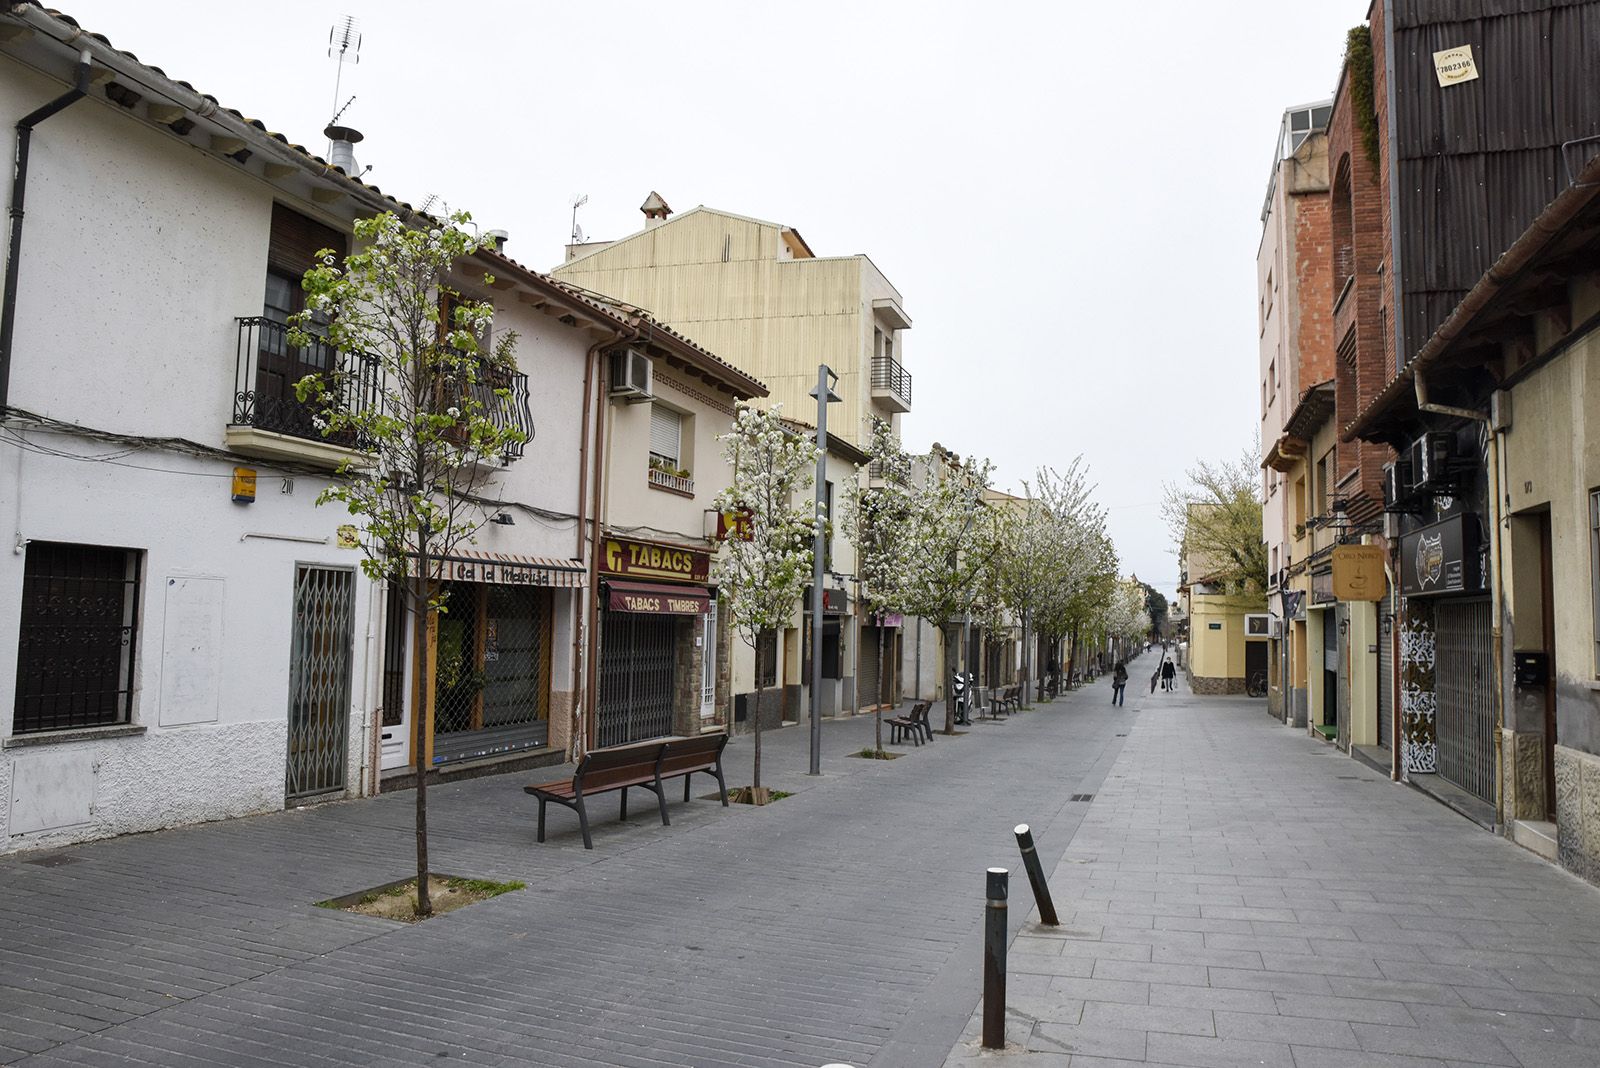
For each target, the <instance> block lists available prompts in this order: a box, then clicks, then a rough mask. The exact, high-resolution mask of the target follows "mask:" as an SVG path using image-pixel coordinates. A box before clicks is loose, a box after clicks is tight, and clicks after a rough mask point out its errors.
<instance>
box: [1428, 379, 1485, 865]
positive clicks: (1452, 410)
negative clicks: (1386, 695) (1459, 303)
mask: <svg viewBox="0 0 1600 1068" xmlns="http://www.w3.org/2000/svg"><path fill="white" fill-rule="evenodd" d="M1412 385H1413V386H1414V387H1415V389H1416V393H1417V410H1418V411H1422V412H1431V413H1433V414H1435V415H1450V416H1455V417H1456V418H1458V419H1470V420H1472V421H1473V422H1476V423H1483V424H1484V427H1485V429H1486V430H1487V429H1489V428H1488V423H1489V415H1488V413H1487V412H1480V411H1478V410H1477V409H1475V408H1456V407H1452V406H1451V405H1448V404H1431V403H1429V401H1428V383H1427V379H1425V378H1424V377H1423V373H1422V368H1420V367H1418V368H1417V369H1416V370H1415V371H1413V372H1412ZM1489 433H1490V436H1491V439H1492V440H1491V441H1490V448H1489V450H1488V454H1489V470H1488V472H1487V474H1488V483H1489V575H1488V576H1486V577H1487V579H1488V584H1489V613H1490V618H1491V619H1492V621H1493V622H1492V635H1493V642H1494V720H1495V722H1494V728H1495V729H1494V772H1495V774H1494V814H1495V823H1496V824H1497V826H1498V829H1499V831H1500V832H1501V833H1502V834H1504V833H1506V827H1507V822H1506V818H1505V817H1506V813H1505V806H1506V798H1505V767H1504V764H1505V760H1504V749H1505V745H1504V740H1503V739H1502V738H1501V735H1502V734H1504V733H1505V725H1506V715H1505V713H1506V700H1505V665H1504V663H1503V661H1504V659H1505V654H1506V650H1505V629H1504V628H1503V627H1501V625H1500V617H1501V613H1502V612H1503V611H1504V610H1505V590H1504V589H1503V586H1502V583H1501V581H1500V578H1501V576H1500V522H1501V489H1502V487H1501V485H1500V483H1501V478H1502V471H1501V469H1500V449H1499V443H1500V442H1499V439H1500V434H1499V433H1498V432H1496V431H1493V430H1490V431H1489Z"/></svg>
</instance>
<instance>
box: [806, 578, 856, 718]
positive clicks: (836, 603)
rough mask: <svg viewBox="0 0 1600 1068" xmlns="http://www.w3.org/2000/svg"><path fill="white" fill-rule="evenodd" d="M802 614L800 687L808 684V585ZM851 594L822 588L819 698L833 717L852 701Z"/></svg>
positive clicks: (809, 682) (853, 695) (809, 671)
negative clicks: (850, 667)
mask: <svg viewBox="0 0 1600 1068" xmlns="http://www.w3.org/2000/svg"><path fill="white" fill-rule="evenodd" d="M800 603H801V610H802V613H803V617H804V622H803V623H802V631H801V633H802V636H803V637H802V641H803V642H804V643H805V644H804V648H805V650H806V651H807V654H808V655H807V657H806V659H805V663H804V666H803V671H802V673H801V676H800V682H801V685H803V686H810V685H811V659H810V656H809V653H810V650H811V649H812V642H811V587H810V586H807V587H806V588H805V593H804V594H803V597H802V600H801V602H800ZM850 611H851V609H850V595H849V594H848V593H846V592H845V591H844V590H840V589H834V588H831V587H828V586H824V587H823V588H822V640H821V641H820V642H818V643H817V644H816V648H817V649H818V651H819V652H820V653H821V656H822V691H821V693H822V701H821V708H822V714H823V715H824V716H836V715H838V714H839V712H840V710H841V709H844V708H850V707H853V705H854V701H855V676H854V674H853V673H852V672H850V671H849V670H848V665H849V640H848V638H847V637H846V635H847V633H848V628H847V627H846V626H845V622H846V620H847V619H848V618H849V617H850Z"/></svg>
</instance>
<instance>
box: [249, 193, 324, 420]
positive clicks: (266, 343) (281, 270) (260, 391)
mask: <svg viewBox="0 0 1600 1068" xmlns="http://www.w3.org/2000/svg"><path fill="white" fill-rule="evenodd" d="M325 248H331V249H333V250H334V251H335V252H336V253H337V254H339V255H340V256H343V255H344V250H345V238H344V235H343V234H341V233H339V231H337V230H334V229H332V228H330V227H327V226H323V225H322V224H321V223H319V222H317V221H315V220H314V219H309V218H307V217H306V216H304V215H301V214H300V213H298V212H295V211H291V210H290V209H288V208H286V207H284V206H283V205H281V204H274V205H273V208H272V236H271V241H270V242H269V245H268V251H267V280H266V293H265V296H264V298H263V300H262V307H261V318H260V320H259V325H258V333H257V342H256V374H255V381H254V382H253V383H252V388H253V389H254V390H255V404H254V406H253V412H254V418H253V419H252V420H251V422H252V423H253V425H255V426H256V427H257V428H258V429H261V430H270V431H273V432H275V433H280V434H290V435H293V436H294V437H301V438H317V437H319V436H320V435H319V434H318V433H317V429H316V427H315V426H314V425H313V424H312V421H311V412H310V410H309V409H308V408H306V406H305V405H303V404H301V403H300V401H299V400H298V399H297V398H296V397H295V393H294V385H295V383H296V382H298V381H300V380H301V379H302V378H304V377H306V376H307V375H313V374H321V373H325V372H328V371H331V370H334V366H333V350H332V349H330V348H329V347H328V346H326V345H322V344H313V345H308V346H306V347H305V348H296V347H294V346H292V345H290V344H289V336H288V335H289V320H290V318H291V317H292V316H294V315H298V314H299V313H300V312H302V311H304V310H305V292H304V290H303V289H302V288H301V286H300V280H301V278H303V277H304V275H305V272H306V271H307V270H309V269H310V268H311V267H312V265H313V264H314V263H315V262H316V257H317V253H318V252H319V251H321V250H322V249H325ZM314 332H315V331H314V330H313V333H314Z"/></svg>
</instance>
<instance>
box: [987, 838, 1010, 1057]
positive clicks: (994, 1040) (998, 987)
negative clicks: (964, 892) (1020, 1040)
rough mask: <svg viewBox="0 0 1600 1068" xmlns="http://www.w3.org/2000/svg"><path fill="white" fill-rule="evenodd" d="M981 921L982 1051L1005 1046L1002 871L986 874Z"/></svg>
mask: <svg viewBox="0 0 1600 1068" xmlns="http://www.w3.org/2000/svg"><path fill="white" fill-rule="evenodd" d="M988 876H989V877H988V898H989V900H988V903H987V904H986V905H985V907H984V917H983V1048H984V1049H1005V1046H1006V883H1007V882H1008V881H1009V879H1010V873H1009V872H1008V871H1006V869H1004V868H990V869H989V872H988Z"/></svg>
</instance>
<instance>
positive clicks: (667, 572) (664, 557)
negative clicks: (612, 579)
mask: <svg viewBox="0 0 1600 1068" xmlns="http://www.w3.org/2000/svg"><path fill="white" fill-rule="evenodd" d="M600 570H601V571H602V572H604V573H605V574H607V575H623V576H627V577H628V578H639V579H667V580H668V581H674V582H704V581H706V579H707V578H709V577H710V575H711V554H710V553H707V552H701V551H700V550H698V549H685V548H683V547H681V546H677V545H654V544H651V543H650V542H644V541H631V540H629V539H627V538H607V539H606V540H605V542H604V544H603V546H602V551H601V553H600Z"/></svg>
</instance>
